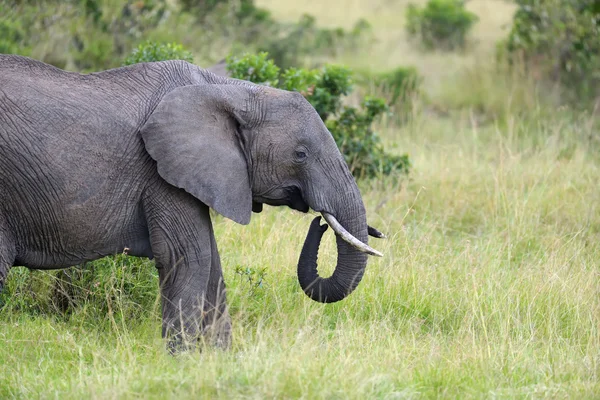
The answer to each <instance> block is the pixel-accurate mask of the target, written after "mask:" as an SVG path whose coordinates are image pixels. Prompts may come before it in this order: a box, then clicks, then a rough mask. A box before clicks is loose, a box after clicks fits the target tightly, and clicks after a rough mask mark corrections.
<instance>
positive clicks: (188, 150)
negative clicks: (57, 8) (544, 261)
mask: <svg viewBox="0 0 600 400" xmlns="http://www.w3.org/2000/svg"><path fill="white" fill-rule="evenodd" d="M263 204H268V205H273V206H282V205H287V206H289V207H291V208H293V209H295V210H299V211H302V212H307V211H308V210H309V208H312V209H313V210H314V211H316V212H319V213H321V214H322V215H323V216H324V218H325V220H326V221H327V223H328V224H329V225H330V226H331V227H332V228H333V229H334V230H335V232H336V234H337V236H336V239H337V250H338V263H337V266H336V268H335V272H334V273H333V275H332V276H331V277H329V278H326V279H324V278H321V277H319V275H318V273H317V263H316V260H317V252H318V247H319V243H320V240H321V236H322V234H323V232H324V231H325V229H326V228H327V225H320V222H319V218H320V217H316V218H315V220H313V223H312V224H311V227H310V228H309V232H308V234H307V237H306V240H305V244H304V247H303V249H302V252H301V255H300V260H299V263H298V279H299V282H300V285H301V287H302V289H303V290H304V292H305V293H306V294H307V295H308V296H310V297H311V298H312V299H314V300H316V301H320V302H335V301H338V300H341V299H343V298H344V297H346V296H347V295H348V294H349V293H351V292H352V291H353V290H354V289H355V288H356V286H357V285H358V283H359V282H360V280H361V278H362V276H363V273H364V271H365V267H366V264H367V254H374V255H380V253H378V252H377V251H376V250H374V249H372V248H370V247H369V246H368V242H367V239H368V235H369V234H371V235H372V236H378V237H381V236H382V235H381V233H380V232H379V231H377V230H375V229H373V228H370V227H368V225H367V221H366V214H365V207H364V205H363V201H362V199H361V195H360V192H359V190H358V187H357V185H356V182H355V181H354V179H353V177H352V175H351V173H350V171H349V170H348V167H347V165H346V163H345V162H344V159H343V157H342V155H341V154H340V152H339V150H338V148H337V146H336V144H335V142H334V140H333V138H332V136H331V134H330V133H329V132H328V131H327V129H326V127H325V125H324V124H323V122H322V121H321V119H320V118H319V116H318V115H317V113H316V111H315V110H314V108H313V107H312V106H311V105H310V104H309V103H308V102H307V101H306V100H305V99H304V98H303V97H302V96H301V95H300V94H298V93H293V92H286V91H282V90H277V89H272V88H268V87H263V86H258V85H255V84H252V83H250V82H245V81H241V80H235V79H230V78H226V77H223V76H217V75H215V74H213V73H211V72H209V71H207V70H203V69H200V68H198V67H197V66H195V65H193V64H190V63H187V62H184V61H164V62H155V63H143V64H136V65H132V66H128V67H123V68H118V69H112V70H108V71H103V72H98V73H92V74H87V75H83V74H78V73H72V72H66V71H63V70H60V69H58V68H55V67H53V66H50V65H47V64H44V63H42V62H39V61H36V60H33V59H30V58H26V57H21V56H16V55H0V289H1V288H2V285H3V283H4V280H5V278H6V275H7V273H8V271H9V269H10V267H11V266H15V265H20V266H25V267H28V268H31V269H54V268H64V267H68V266H72V265H77V264H80V263H83V262H85V261H91V260H94V259H98V258H101V257H104V256H106V255H111V254H115V253H119V252H123V251H124V249H127V252H128V254H130V255H133V256H139V257H150V258H154V259H155V262H156V267H157V268H158V271H159V283H160V289H161V298H162V318H163V329H162V334H163V337H168V338H169V339H170V340H169V346H171V348H177V346H179V345H181V344H186V343H194V342H195V340H196V339H197V338H199V337H200V335H201V334H205V335H207V336H209V337H210V339H211V341H212V342H213V343H215V344H217V345H220V346H225V347H227V346H228V345H229V343H230V326H231V325H230V317H229V315H228V313H227V308H226V304H225V285H224V282H223V275H222V270H221V263H220V260H219V253H218V250H217V243H216V240H215V236H214V233H213V227H212V223H211V219H210V215H209V207H210V208H213V209H214V210H215V211H216V212H218V213H219V214H221V215H223V216H225V217H227V218H229V219H231V220H233V221H236V222H238V223H240V224H248V223H249V222H250V216H251V213H252V211H254V212H260V211H261V210H262V205H263Z"/></svg>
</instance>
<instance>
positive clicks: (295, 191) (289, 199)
mask: <svg viewBox="0 0 600 400" xmlns="http://www.w3.org/2000/svg"><path fill="white" fill-rule="evenodd" d="M283 192H284V196H282V198H280V199H274V198H267V197H264V198H262V199H260V200H259V202H260V203H265V204H268V205H270V206H288V207H290V208H292V209H294V210H297V211H300V212H303V213H307V212H308V210H309V209H310V207H309V206H308V204H307V203H306V201H304V197H302V191H301V190H300V188H298V187H296V186H288V187H285V188H283Z"/></svg>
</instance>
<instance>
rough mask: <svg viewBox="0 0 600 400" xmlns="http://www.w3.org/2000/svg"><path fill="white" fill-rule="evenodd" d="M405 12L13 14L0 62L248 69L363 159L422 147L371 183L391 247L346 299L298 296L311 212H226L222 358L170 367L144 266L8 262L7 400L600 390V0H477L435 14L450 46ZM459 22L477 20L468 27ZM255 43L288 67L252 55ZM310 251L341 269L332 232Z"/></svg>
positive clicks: (4, 299)
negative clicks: (240, 220) (43, 266)
mask: <svg viewBox="0 0 600 400" xmlns="http://www.w3.org/2000/svg"><path fill="white" fill-rule="evenodd" d="M440 3H441V2H439V1H437V0H432V1H431V2H430V3H428V2H427V0H421V1H418V2H415V6H414V7H416V9H418V10H431V9H436V10H438V9H440V8H439V7H437V6H436V4H437V5H439V4H440ZM444 4H445V3H444ZM456 4H459V3H456ZM436 7H437V8H436ZM557 7H558V8H557ZM442 8H443V7H442ZM411 9H413V10H414V8H411V7H410V6H409V3H408V2H404V1H398V2H390V1H387V0H370V1H349V0H331V1H329V2H322V1H318V0H305V1H303V2H283V1H279V0H278V1H275V0H256V1H251V0H241V1H218V0H213V1H205V0H196V1H194V0H191V1H182V0H180V1H176V0H169V1H166V0H151V1H147V0H140V1H126V0H83V1H79V0H70V1H60V2H59V1H44V2H41V1H39V2H38V1H34V0H29V1H19V2H13V1H7V0H0V52H8V53H19V54H24V55H29V56H32V57H34V58H37V59H41V60H44V61H46V62H50V63H52V64H54V65H57V66H59V67H61V68H66V69H70V70H74V71H82V72H90V71H95V70H101V69H105V68H111V67H117V66H120V65H122V64H127V63H131V62H138V61H145V60H148V59H154V58H165V57H167V58H171V57H177V58H183V59H193V62H195V63H196V64H198V65H201V66H207V67H208V66H210V65H212V64H214V63H215V62H217V61H219V60H221V59H223V58H225V57H228V64H229V67H230V71H231V72H232V73H233V74H235V75H237V76H241V77H246V78H248V79H252V80H254V81H257V82H260V83H263V84H269V85H272V86H278V87H283V88H286V89H288V90H297V91H300V92H301V93H303V94H304V95H305V96H307V98H308V99H309V101H311V102H312V104H313V105H314V106H315V108H317V110H319V111H320V114H321V116H322V117H323V118H324V119H325V120H326V121H327V125H328V127H329V128H330V130H331V131H332V134H334V136H335V135H337V136H336V139H337V140H338V145H339V146H340V147H341V148H342V149H343V150H344V152H345V154H346V155H347V161H348V162H349V163H350V164H351V165H352V159H351V157H352V154H361V151H362V150H364V149H365V148H367V149H371V151H373V149H379V150H377V151H380V154H379V155H380V156H381V157H383V158H385V157H387V156H389V157H392V158H394V157H396V158H402V157H403V156H406V161H409V159H408V157H407V155H410V169H409V170H408V169H405V168H397V169H390V170H388V171H384V170H383V169H382V168H379V167H378V168H377V171H376V172H375V171H373V173H365V172H357V173H356V175H357V176H358V177H359V178H361V179H360V181H359V185H360V187H361V190H362V193H363V197H364V200H365V203H366V206H367V212H368V218H369V221H370V224H372V225H373V226H377V227H379V228H380V229H381V230H382V231H384V232H385V233H386V234H387V235H388V239H387V240H385V241H374V240H373V241H372V242H371V244H372V245H373V246H374V247H376V248H378V249H380V250H382V251H383V253H384V254H385V256H384V258H382V259H370V261H369V268H368V271H367V273H366V275H365V278H364V280H363V283H362V284H361V285H360V286H359V288H358V289H357V291H356V292H355V293H353V294H352V295H351V296H350V297H349V298H348V299H346V300H345V301H343V302H340V303H336V304H332V305H323V304H317V303H315V302H312V301H311V300H309V299H308V298H306V296H305V295H304V294H303V293H302V291H301V290H300V288H299V287H298V284H297V283H296V277H295V265H296V262H297V256H298V254H299V251H300V248H301V245H302V241H303V239H304V232H305V231H306V229H307V227H308V224H309V222H310V220H311V218H312V216H311V215H302V214H299V213H297V212H294V211H292V210H288V209H284V208H267V209H265V211H264V212H263V213H261V214H257V215H253V220H252V223H251V224H250V226H247V227H242V226H238V225H236V224H235V223H233V222H231V221H229V220H226V219H223V218H220V217H218V216H216V217H215V230H216V235H217V238H218V240H219V247H220V250H221V256H222V262H223V265H224V267H225V268H224V269H225V279H226V282H227V283H228V288H229V304H230V307H231V314H232V318H233V322H234V344H233V348H232V350H231V351H229V352H221V351H218V350H214V349H210V348H206V349H204V350H203V351H202V352H201V353H199V354H189V355H185V356H182V357H179V358H172V357H170V356H168V355H167V354H166V351H165V347H164V343H163V342H162V340H161V339H160V304H159V300H158V293H157V285H156V271H155V269H154V266H153V263H152V262H151V261H148V260H144V259H135V258H130V257H127V256H125V255H117V256H115V257H108V258H105V259H103V260H99V261H96V262H94V263H89V264H88V265H85V266H81V267H78V268H73V269H70V270H67V271H63V272H61V273H57V272H54V271H28V270H26V269H24V268H13V269H12V270H11V272H10V275H9V280H8V284H7V287H6V288H5V291H4V292H3V293H2V294H0V365H1V366H2V373H1V374H0V398H50V397H60V398H81V397H85V398H139V397H143V398H197V397H199V396H205V397H211V398H212V397H220V398H239V397H244V398H299V397H306V398H327V399H330V398H407V397H408V398H439V397H442V398H482V397H483V398H496V397H499V398H540V397H541V398H598V397H600V384H599V382H600V265H599V262H598V260H600V191H599V190H598V188H597V184H598V181H599V180H600V157H599V154H600V153H599V150H600V149H599V144H600V140H599V138H600V137H599V134H598V132H599V128H600V126H599V123H598V120H597V119H598V118H597V117H598V115H597V113H598V96H599V92H598V86H597V83H598V78H599V77H598V75H597V74H598V71H600V66H599V64H598V63H599V59H598V57H597V54H600V53H599V52H598V51H597V50H598V47H597V46H598V38H599V37H600V35H598V23H599V18H598V15H599V8H598V3H597V2H593V1H579V2H571V1H568V0H535V1H530V0H527V1H521V0H519V1H517V2H516V3H511V2H508V1H503V0H471V1H469V2H467V3H464V4H461V5H460V7H459V11H456V9H454V8H453V10H454V11H452V12H450V11H448V12H447V13H446V12H439V13H437V14H435V15H436V16H437V17H436V18H434V19H430V20H429V21H441V22H439V23H438V22H435V24H436V25H435V26H436V27H437V28H440V31H443V29H449V30H446V31H445V32H451V33H452V34H455V33H456V34H457V35H458V34H459V32H462V33H460V35H461V37H462V39H461V40H460V43H461V45H460V46H458V47H457V48H456V50H451V49H452V46H450V47H448V46H447V44H442V43H438V41H439V40H441V39H439V38H438V39H436V38H435V37H434V36H431V35H430V34H432V33H433V32H434V29H433V28H432V31H431V32H429V31H428V32H429V33H428V35H426V36H428V37H429V36H431V37H429V38H427V39H426V40H432V41H433V44H434V46H428V45H427V44H426V43H423V42H421V39H420V38H423V36H422V35H421V36H419V35H417V36H412V35H411V30H410V29H411V28H410V27H409V25H410V20H411V19H410V18H412V17H411V13H412V12H413V11H410V10H411ZM558 9H560V10H563V12H560V13H559V12H556V10H558ZM331 10H335V12H332V11H331ZM455 12H460V13H463V12H468V13H473V14H474V15H476V16H477V20H474V19H472V18H471V20H473V21H477V22H473V23H471V24H469V27H468V28H465V29H463V28H461V26H462V27H464V26H465V24H464V23H460V24H458V25H453V23H454V22H453V21H457V20H458V21H463V19H462V17H461V18H457V17H456V14H455ZM306 13H309V14H310V15H305V14H306ZM422 13H423V14H419V15H426V14H425V12H424V11H423V12H422ZM427 15H429V14H427ZM465 15H470V14H465ZM413 21H414V18H413ZM428 23H432V22H428ZM407 24H408V25H407ZM440 24H441V26H440ZM448 24H450V25H448ZM461 24H462V25H461ZM420 26H424V25H420ZM444 26H451V28H443V27H444ZM450 36H451V35H450ZM424 44H425V45H424ZM438 44H439V46H438ZM262 50H264V51H268V52H269V57H271V58H273V60H274V61H273V62H271V63H270V62H268V61H267V57H266V56H260V55H258V56H256V55H255V56H253V55H251V54H259V52H260V51H262ZM247 53H249V54H250V55H245V54H247ZM128 57H129V58H128ZM261 57H262V58H261ZM257 66H261V67H260V68H258V70H257V69H256V68H255V67H257ZM252 68H253V69H252ZM330 78H331V79H330ZM332 83H333V84H332ZM318 88H321V89H322V90H321V91H320V92H319V91H317V90H316V89H318ZM325 89H326V90H325ZM378 98H382V99H383V100H377V99H378ZM386 110H387V111H386ZM350 121H351V122H350ZM375 132H376V134H375ZM340 138H342V140H341V141H340ZM372 138H376V139H374V140H375V142H376V144H375V145H374V144H373V143H371V142H370V141H372ZM369 143H370V144H371V146H368V145H369ZM344 146H346V147H344ZM357 146H358V147H357ZM361 146H362V147H361ZM367 154H371V152H367ZM348 157H350V158H348ZM361 159H364V158H361ZM367 159H368V157H367ZM365 165H367V166H373V165H377V163H376V162H375V163H373V162H366V164H365ZM407 165H408V164H407ZM380 166H381V165H380ZM407 171H409V172H408V174H407ZM384 172H388V173H389V174H388V175H386V174H385V173H384ZM319 259H320V264H321V265H322V266H323V268H322V269H323V270H324V272H325V274H326V273H327V271H330V267H331V266H332V265H333V264H334V263H335V244H334V240H333V236H332V234H331V233H327V234H326V236H325V241H324V243H323V244H322V250H321V254H320V257H319Z"/></svg>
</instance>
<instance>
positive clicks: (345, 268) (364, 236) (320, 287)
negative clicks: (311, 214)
mask: <svg viewBox="0 0 600 400" xmlns="http://www.w3.org/2000/svg"><path fill="white" fill-rule="evenodd" d="M320 220H321V217H316V218H315V219H314V220H313V221H312V223H311V225H310V228H309V230H308V234H307V235H306V239H305V241H304V246H303V247H302V252H301V253H300V260H299V261H298V282H299V283H300V286H301V287H302V290H303V291H304V293H306V295H307V296H308V297H310V298H311V299H313V300H315V301H318V302H321V303H334V302H336V301H340V300H342V299H344V298H345V297H346V296H348V295H349V294H350V293H352V291H354V289H356V287H357V286H358V284H359V283H360V281H361V279H362V277H363V274H364V272H365V267H366V265H367V254H365V253H363V252H361V251H360V250H358V249H356V248H355V247H353V246H352V245H351V244H349V243H348V242H346V241H345V240H343V239H342V238H341V237H340V236H339V235H336V242H337V252H338V259H337V265H336V267H335V271H334V272H333V274H332V275H331V276H330V277H329V278H322V277H320V276H319V273H318V270H317V256H318V252H319V245H320V243H321V238H322V237H323V234H324V233H325V231H326V230H327V225H321V224H320ZM340 223H341V224H342V225H343V226H344V228H345V229H346V230H347V231H348V232H350V234H352V236H354V237H355V238H357V239H358V240H359V241H361V242H362V243H365V244H366V243H367V240H368V231H367V223H366V219H365V217H364V216H363V217H362V218H361V217H360V216H357V215H350V216H348V217H346V218H343V219H341V220H340Z"/></svg>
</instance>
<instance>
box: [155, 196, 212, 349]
mask: <svg viewBox="0 0 600 400" xmlns="http://www.w3.org/2000/svg"><path fill="white" fill-rule="evenodd" d="M144 210H145V213H146V218H147V221H148V229H149V232H150V243H151V246H152V252H153V254H154V256H155V260H156V267H157V268H158V271H159V281H160V290H161V297H162V319H163V329H162V334H163V337H165V338H169V349H170V350H171V352H177V351H179V350H182V349H190V348H193V347H195V344H196V342H197V339H198V337H199V335H200V334H201V328H202V315H203V310H204V302H205V297H206V291H207V286H208V281H209V276H210V269H211V258H212V257H211V238H212V231H211V224H210V216H209V211H208V207H207V206H205V205H204V204H202V203H200V202H199V201H198V200H196V199H195V198H193V197H192V196H191V195H189V194H187V193H186V192H184V191H183V190H179V189H176V188H174V187H170V186H167V185H160V186H159V187H157V188H156V189H154V190H152V193H151V194H149V195H148V196H147V198H146V199H145V200H144Z"/></svg>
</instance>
